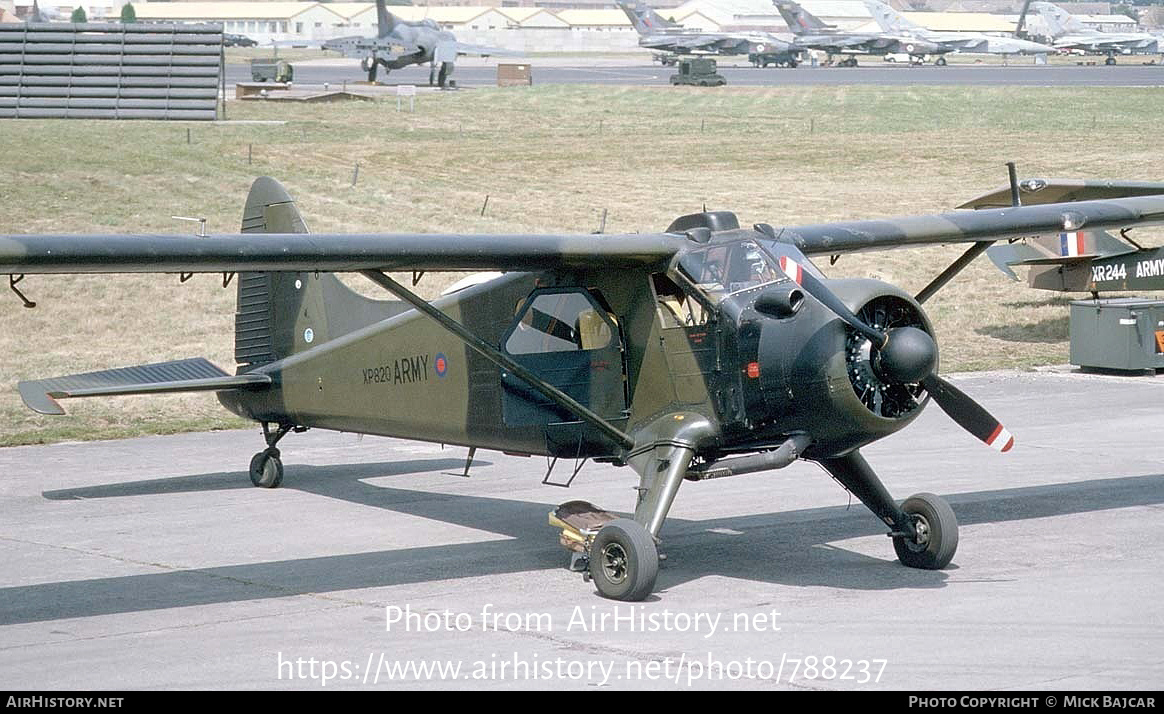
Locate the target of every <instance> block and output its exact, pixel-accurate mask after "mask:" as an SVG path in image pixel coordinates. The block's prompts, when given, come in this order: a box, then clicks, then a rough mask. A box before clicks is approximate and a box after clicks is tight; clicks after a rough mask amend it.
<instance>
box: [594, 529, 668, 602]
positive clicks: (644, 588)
mask: <svg viewBox="0 0 1164 714" xmlns="http://www.w3.org/2000/svg"><path fill="white" fill-rule="evenodd" d="M658 575H659V551H658V550H657V549H656V547H655V539H654V538H653V537H652V536H651V534H650V533H648V532H647V529H646V528H643V527H642V526H641V525H639V524H638V523H637V522H636V521H632V520H630V519H629V518H619V519H618V520H614V521H611V522H610V523H607V524H606V525H605V526H603V527H602V529H601V530H599V531H598V535H596V536H595V537H594V542H593V543H592V544H591V546H590V577H591V579H593V580H594V584H595V585H596V586H597V587H598V592H599V593H601V594H602V596H603V597H608V598H610V599H612V600H629V601H637V600H642V599H643V598H645V597H647V596H648V595H650V594H651V591H652V590H654V588H655V578H657V577H658Z"/></svg>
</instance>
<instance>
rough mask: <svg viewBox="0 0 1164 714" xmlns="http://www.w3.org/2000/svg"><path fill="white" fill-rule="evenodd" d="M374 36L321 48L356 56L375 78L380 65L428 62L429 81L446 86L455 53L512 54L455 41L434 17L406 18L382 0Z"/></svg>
mask: <svg viewBox="0 0 1164 714" xmlns="http://www.w3.org/2000/svg"><path fill="white" fill-rule="evenodd" d="M376 18H377V23H378V24H377V33H376V36H375V37H337V38H335V39H333V40H328V41H327V42H324V43H323V49H325V50H334V51H336V52H341V53H343V55H344V56H345V57H359V58H360V67H361V68H362V69H363V70H364V71H365V72H367V73H368V81H369V82H375V81H376V75H377V73H378V72H379V68H380V67H383V68H384V71H385V72H388V71H390V70H394V69H401V68H403V67H407V66H409V65H413V64H426V63H427V64H428V65H429V73H428V83H429V84H430V85H433V84H435V85H439V86H441V87H444V86H446V84H447V82H448V79H449V75H450V74H452V73H453V66H454V63H455V62H456V60H457V55H481V56H483V57H489V56H491V55H513V54H517V53H515V52H511V51H509V50H503V49H498V48H494V47H482V46H480V45H468V44H465V43H463V42H458V41H457V38H456V36H455V35H453V33H451V32H449V31H448V30H442V29H441V28H440V26H439V25H438V24H437V23H436V21H435V20H431V19H427V18H426V19H424V20H421V21H419V22H406V21H404V20H401V19H400V18H398V17H396V16H395V15H393V14H392V13H390V12H388V7H387V5H386V4H385V2H384V0H376Z"/></svg>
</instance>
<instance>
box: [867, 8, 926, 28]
mask: <svg viewBox="0 0 1164 714" xmlns="http://www.w3.org/2000/svg"><path fill="white" fill-rule="evenodd" d="M865 7H867V8H868V9H869V14H871V15H872V16H873V19H874V20H875V21H876V22H877V25H878V27H880V28H881V29H882V31H884V32H898V33H908V32H909V31H911V30H917V29H919V28H918V26H917V25H916V24H914V23H912V22H910V21H909V20H907V19H905V15H902V14H901V13H900V12H898V11H897V10H894V9H893V8H892V7H890V6H889V5H886V4H885V3H883V2H881V1H880V0H865Z"/></svg>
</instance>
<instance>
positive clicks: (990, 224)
mask: <svg viewBox="0 0 1164 714" xmlns="http://www.w3.org/2000/svg"><path fill="white" fill-rule="evenodd" d="M1159 224H1164V195H1152V196H1136V197H1132V198H1115V199H1110V200H1105V201H1082V202H1077V203H1049V204H1041V205H1031V206H1019V207H1017V208H993V209H982V210H977V211H956V212H951V213H942V214H935V215H930V216H904V217H901V218H884V219H879V220H872V221H852V222H844V223H826V224H823V225H810V226H790V227H787V228H784V229H778V230H777V234H776V235H777V240H779V241H783V242H786V243H791V244H793V245H795V246H796V247H798V248H799V249H800V250H801V251H802V252H804V253H805V254H806V255H821V254H835V253H845V252H851V251H860V250H881V249H884V248H897V247H908V246H915V245H927V244H935V243H939V244H940V243H969V242H978V241H996V240H1013V239H1022V238H1043V239H1048V238H1052V237H1057V236H1059V234H1061V233H1063V232H1065V231H1081V230H1082V231H1088V232H1091V231H1102V230H1119V229H1121V228H1127V227H1129V226H1135V225H1159Z"/></svg>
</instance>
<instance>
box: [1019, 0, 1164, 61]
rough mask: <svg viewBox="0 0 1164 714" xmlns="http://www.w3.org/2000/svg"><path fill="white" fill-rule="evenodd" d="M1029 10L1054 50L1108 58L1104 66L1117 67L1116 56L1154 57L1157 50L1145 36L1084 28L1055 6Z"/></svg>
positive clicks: (1039, 5) (1156, 42)
mask: <svg viewBox="0 0 1164 714" xmlns="http://www.w3.org/2000/svg"><path fill="white" fill-rule="evenodd" d="M1031 7H1033V8H1034V9H1035V10H1036V11H1037V12H1038V13H1039V17H1040V18H1041V19H1042V21H1043V24H1044V26H1045V28H1046V31H1047V32H1048V34H1049V35H1050V37H1051V44H1052V45H1053V46H1054V47H1055V48H1056V49H1060V50H1083V51H1084V52H1089V53H1092V54H1101V55H1107V59H1106V60H1104V64H1109V65H1112V64H1115V63H1116V55H1120V54H1153V53H1155V52H1157V51H1159V48H1160V42H1159V39H1158V38H1157V37H1155V36H1154V35H1150V34H1148V33H1146V32H1101V31H1100V30H1096V29H1093V28H1090V27H1086V26H1084V24H1083V23H1082V22H1080V21H1079V19H1078V18H1076V17H1073V16H1072V15H1071V13H1069V12H1067V11H1066V10H1064V9H1063V8H1061V7H1059V6H1058V5H1055V4H1052V3H1049V2H1034V3H1031Z"/></svg>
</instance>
